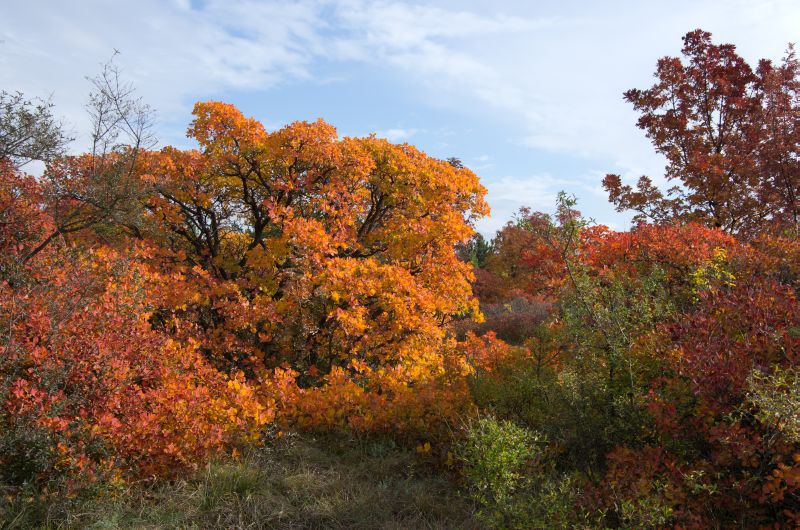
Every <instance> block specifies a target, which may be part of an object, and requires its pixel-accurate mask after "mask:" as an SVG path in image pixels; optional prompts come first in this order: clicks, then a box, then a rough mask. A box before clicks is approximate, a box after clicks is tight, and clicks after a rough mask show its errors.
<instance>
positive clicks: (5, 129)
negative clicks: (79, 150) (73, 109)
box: [0, 90, 72, 168]
mask: <svg viewBox="0 0 800 530" xmlns="http://www.w3.org/2000/svg"><path fill="white" fill-rule="evenodd" d="M52 109H53V104H52V103H51V102H50V101H49V100H29V99H26V98H25V96H24V95H23V94H22V93H21V92H6V91H5V90H3V91H0V159H7V160H9V161H10V163H11V164H12V165H13V166H14V167H15V168H21V167H22V166H24V165H25V164H28V163H29V162H32V161H41V162H49V161H51V160H53V159H54V158H56V157H57V156H59V155H62V154H63V153H64V148H65V147H66V145H67V144H68V143H69V142H70V141H71V140H72V138H70V137H69V136H68V135H67V134H66V133H65V132H64V125H63V124H62V123H61V122H59V121H58V120H57V119H56V118H55V117H54V116H53V112H52Z"/></svg>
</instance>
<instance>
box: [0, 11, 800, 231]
mask: <svg viewBox="0 0 800 530" xmlns="http://www.w3.org/2000/svg"><path fill="white" fill-rule="evenodd" d="M45 3H46V4H47V5H46V7H45V6H42V2H10V3H8V5H6V6H4V8H3V16H2V18H0V41H1V42H0V88H5V89H11V90H22V91H24V92H26V93H28V94H29V95H32V96H36V95H39V96H47V95H48V94H50V93H53V94H54V99H55V103H56V104H57V106H58V110H59V112H61V113H63V114H64V115H65V116H66V118H67V120H68V121H70V122H72V123H73V124H75V127H76V129H78V130H81V129H82V128H83V126H84V122H83V120H84V112H83V104H84V101H85V94H86V92H87V91H88V88H89V86H88V84H87V83H86V81H85V79H84V76H86V75H87V74H88V75H91V74H92V73H93V72H97V71H98V69H99V64H100V63H102V62H103V61H105V60H107V59H108V58H109V57H110V56H111V54H112V52H113V49H114V48H117V49H119V50H121V51H122V55H121V57H120V58H119V62H120V65H121V66H122V67H123V69H124V70H125V73H126V76H128V77H129V78H130V79H131V80H132V81H133V82H134V83H135V85H136V86H137V87H138V88H139V91H140V93H141V95H142V96H143V97H144V98H145V100H147V101H148V102H149V103H151V104H152V105H153V106H154V107H156V108H157V109H158V110H159V111H160V114H159V116H160V118H161V134H162V137H163V138H164V140H165V141H169V142H180V141H181V137H182V133H183V129H184V127H185V123H186V120H187V116H188V110H189V108H190V105H191V104H192V103H193V101H194V100H196V99H200V98H212V97H215V98H225V97H226V96H227V94H228V93H230V92H231V91H234V90H236V91H243V90H244V91H254V92H261V93H264V94H268V91H269V89H270V88H274V87H276V86H283V85H286V84H287V83H297V84H300V83H309V84H319V85H322V84H324V83H327V82H330V80H331V79H333V78H336V79H338V77H336V76H337V75H338V72H339V70H340V69H339V68H338V67H339V66H348V67H349V68H351V69H352V70H353V71H354V72H355V73H352V74H351V75H356V76H357V75H359V71H360V70H359V68H361V69H362V71H363V72H366V71H368V72H369V73H364V75H386V76H395V78H397V79H401V80H402V83H403V84H402V86H398V87H397V90H398V91H413V92H414V95H413V99H414V101H413V104H416V105H418V106H419V109H420V110H421V111H422V112H424V110H425V108H426V106H428V108H433V107H446V108H449V109H452V110H453V111H454V112H464V113H465V115H467V114H468V115H469V116H470V119H471V120H473V121H474V122H475V128H476V129H480V130H481V131H482V133H481V134H484V135H485V136H486V137H487V138H492V139H496V138H498V137H502V138H507V139H508V141H509V142H510V143H512V144H514V145H516V146H517V148H520V149H529V150H530V151H531V153H539V152H545V153H555V155H554V156H560V157H566V158H575V159H581V160H584V162H585V164H589V165H590V166H593V167H594V169H593V170H594V173H592V172H588V173H587V172H585V171H584V172H583V177H582V178H584V179H590V178H592V179H596V178H597V175H600V174H602V173H604V172H605V171H616V172H620V173H622V174H623V175H625V176H628V177H636V176H638V175H639V174H642V173H649V174H651V175H653V176H654V177H658V176H659V175H660V173H661V169H662V166H663V160H662V159H660V158H659V157H658V156H656V155H654V154H653V151H652V148H651V147H650V146H649V144H648V142H647V140H646V139H645V138H644V137H643V135H642V134H641V133H640V132H639V131H637V130H636V129H635V127H634V121H635V114H634V113H633V111H632V110H631V109H630V108H629V106H628V105H627V104H625V103H624V102H623V101H622V99H621V93H622V91H624V90H625V89H627V88H630V87H634V86H647V85H648V84H650V83H651V82H652V79H651V77H650V75H651V72H652V71H653V67H654V64H655V61H656V59H657V58H658V57H660V56H662V55H665V54H676V53H677V52H678V50H679V47H680V41H679V37H680V35H681V34H683V33H684V32H686V31H688V30H691V29H693V28H695V27H698V26H699V27H704V28H706V29H708V30H710V31H712V32H713V33H714V34H715V37H716V38H717V39H718V40H722V41H730V42H736V43H737V44H738V45H739V49H740V51H741V52H742V53H743V54H744V55H745V56H746V57H747V58H748V59H749V60H751V61H753V60H756V59H758V58H760V57H775V56H777V55H780V54H781V52H782V51H783V49H784V46H785V44H786V41H789V40H797V37H798V33H797V28H798V27H800V6H798V4H797V2H796V0H676V1H675V2H672V3H670V4H669V6H665V5H664V4H663V3H647V2H633V1H620V0H612V1H610V2H591V1H589V0H584V1H575V2H568V3H552V2H525V1H523V0H506V1H502V2H492V3H488V2H470V1H465V2H451V1H448V0H441V1H438V2H426V3H424V4H423V3H417V2H412V1H404V0H393V1H389V0H385V1H384V0H378V1H368V0H298V1H294V2H279V1H258V0H202V1H201V0H170V1H161V0H140V1H137V2H116V3H108V2H104V1H102V0H85V1H81V2H56V1H50V2H45ZM331 71H334V74H331ZM335 85H336V83H332V84H330V85H325V86H326V87H330V89H331V90H335ZM326 89H327V88H326ZM409 122H410V123H415V122H414V121H412V119H411V118H409V121H408V122H406V121H401V122H398V121H393V122H392V123H386V124H380V123H379V124H377V125H376V128H377V129H382V131H383V132H382V133H380V134H382V135H383V136H385V137H387V138H389V139H391V140H393V141H408V140H409V139H413V140H416V141H420V139H421V138H423V137H424V136H430V138H429V139H431V141H432V142H435V141H440V140H441V138H434V136H435V135H434V134H433V133H430V134H427V135H423V134H422V133H421V132H420V131H419V130H415V129H412V128H407V127H405V126H397V125H396V124H397V123H409ZM415 125H416V126H417V127H418V128H420V130H421V128H422V127H429V129H427V130H428V131H429V132H430V131H433V130H434V129H433V127H431V126H430V125H421V124H420V125H418V124H416V123H415ZM443 125H447V124H443ZM439 136H441V135H439ZM447 141H448V143H451V139H450V138H448V140H447ZM452 141H453V142H455V141H457V137H453V139H452ZM424 147H425V146H423V148H424ZM483 152H484V151H483V149H481V151H478V152H477V153H475V156H474V157H473V159H474V162H476V163H475V164H473V165H474V166H475V167H479V168H481V169H484V170H486V171H487V173H488V179H487V183H488V184H489V186H490V190H491V192H490V202H491V203H492V205H493V206H494V207H495V211H496V212H498V213H497V214H496V216H504V215H506V210H508V209H510V206H504V205H508V204H511V203H512V202H513V201H514V200H516V201H517V202H519V201H521V200H525V201H526V202H527V203H528V204H530V205H532V206H534V207H538V205H539V204H544V203H548V204H551V202H549V201H550V199H551V198H552V195H553V192H552V188H553V186H554V184H553V182H552V179H551V178H550V177H549V176H548V175H547V174H544V173H543V172H541V171H534V172H533V173H534V174H533V175H530V174H529V173H530V171H526V170H525V169H523V168H520V169H519V170H518V172H517V176H515V177H508V176H504V175H508V174H509V172H507V170H506V168H503V169H500V165H499V164H495V165H492V163H490V162H489V161H488V160H486V161H484V160H481V159H480V157H481V155H482V153H483ZM478 153H481V154H478ZM463 156H464V158H465V160H466V159H468V158H469V157H468V155H467V154H464V155H463ZM534 156H535V155H534ZM495 160H496V159H494V160H493V161H492V162H494V161H495ZM585 164H584V165H585ZM493 171H497V172H498V173H496V174H492V172H493ZM501 171H502V172H501ZM551 173H552V174H556V173H557V168H553V170H552V171H551ZM576 178H577V177H576ZM582 182H584V183H585V184H586V185H587V186H593V187H594V190H595V195H594V197H596V191H597V181H596V180H595V181H592V182H589V181H588V180H586V181H582ZM584 191H585V193H587V194H590V193H592V192H591V191H589V190H588V189H584ZM492 222H494V221H492Z"/></svg>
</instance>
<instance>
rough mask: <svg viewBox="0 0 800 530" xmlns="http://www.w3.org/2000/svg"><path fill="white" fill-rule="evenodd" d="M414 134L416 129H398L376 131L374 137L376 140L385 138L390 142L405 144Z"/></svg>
mask: <svg viewBox="0 0 800 530" xmlns="http://www.w3.org/2000/svg"><path fill="white" fill-rule="evenodd" d="M416 133H417V130H416V129H403V128H399V127H398V128H394V129H387V130H385V131H376V132H375V135H376V136H377V137H378V138H386V139H387V140H389V141H390V142H407V141H408V140H409V139H410V138H411V137H412V136H414V135H415V134H416Z"/></svg>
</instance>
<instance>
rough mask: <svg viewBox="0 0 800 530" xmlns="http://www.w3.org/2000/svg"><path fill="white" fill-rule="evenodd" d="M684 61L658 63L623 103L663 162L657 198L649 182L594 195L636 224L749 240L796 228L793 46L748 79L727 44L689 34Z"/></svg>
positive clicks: (617, 181) (799, 207)
mask: <svg viewBox="0 0 800 530" xmlns="http://www.w3.org/2000/svg"><path fill="white" fill-rule="evenodd" d="M683 42H684V46H683V50H682V53H683V56H684V58H685V61H683V60H681V59H680V58H677V57H664V58H662V59H660V60H659V61H658V66H657V69H656V73H655V77H656V79H657V82H656V84H655V85H653V86H652V87H651V88H649V89H647V90H639V89H632V90H628V91H627V92H625V99H626V100H627V101H628V102H630V103H632V104H633V106H634V108H635V109H636V110H637V111H639V112H640V117H639V120H638V126H639V128H641V129H643V130H644V131H645V132H646V133H647V136H648V138H650V139H651V140H652V142H653V145H654V146H655V148H656V151H657V152H659V153H661V154H663V155H665V156H666V158H667V167H666V178H667V180H670V181H677V182H678V183H679V185H677V186H674V187H672V188H670V189H668V190H666V191H662V190H660V189H659V188H658V187H657V186H655V185H654V184H653V182H652V180H651V179H650V178H649V177H646V176H643V177H641V178H640V179H639V181H638V183H637V185H636V187H635V188H634V187H632V186H630V185H624V184H623V183H622V180H621V178H620V177H619V175H613V174H610V175H607V176H606V177H605V179H604V181H603V186H604V187H605V189H606V191H608V194H609V199H610V200H611V202H613V203H614V204H615V205H616V207H617V210H618V211H623V210H634V211H636V212H637V214H636V219H637V220H646V219H647V220H653V221H656V222H662V221H665V220H669V219H680V220H682V221H695V222H701V223H705V224H706V225H709V226H712V227H717V228H721V229H723V230H725V231H727V232H729V233H735V234H739V235H742V236H750V235H752V234H754V233H756V232H759V231H763V230H765V229H766V227H767V226H768V225H769V224H778V225H779V226H782V227H786V226H787V225H788V226H789V227H794V228H796V227H797V222H798V214H799V213H800V204H798V200H797V196H798V192H799V191H800V157H799V156H798V155H800V90H799V89H800V64H799V63H798V60H797V58H796V57H795V54H794V50H793V48H792V46H791V45H790V46H789V49H788V51H787V54H786V56H785V57H784V59H783V61H782V62H781V64H780V65H774V64H773V63H772V62H770V61H769V60H766V59H762V60H761V61H760V62H759V64H758V67H757V68H756V69H755V70H754V69H752V68H751V67H750V66H749V65H748V64H747V62H746V61H745V60H744V59H743V58H742V57H740V56H739V55H738V54H737V53H736V48H735V46H734V45H732V44H722V45H716V44H713V43H712V41H711V34H710V33H708V32H705V31H702V30H695V31H692V32H690V33H687V34H686V36H684V37H683Z"/></svg>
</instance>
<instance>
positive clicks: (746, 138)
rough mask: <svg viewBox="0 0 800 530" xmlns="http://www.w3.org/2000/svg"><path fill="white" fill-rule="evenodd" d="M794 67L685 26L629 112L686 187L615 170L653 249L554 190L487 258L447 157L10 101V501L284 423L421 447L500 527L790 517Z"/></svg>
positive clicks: (4, 319) (104, 90) (793, 488)
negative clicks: (79, 143) (66, 122)
mask: <svg viewBox="0 0 800 530" xmlns="http://www.w3.org/2000/svg"><path fill="white" fill-rule="evenodd" d="M799 69H800V65H798V62H797V59H796V58H795V56H794V54H793V52H792V50H791V49H790V50H789V52H787V55H786V57H785V58H784V59H783V61H782V62H781V63H780V64H773V63H771V62H769V61H761V62H760V63H759V64H758V66H757V67H756V68H755V69H752V68H751V67H750V66H749V65H748V64H747V63H746V62H745V61H744V60H743V59H741V57H739V56H738V55H737V54H736V52H735V48H734V47H733V46H732V45H715V44H714V43H713V42H712V41H711V36H710V35H709V34H708V33H705V32H702V31H699V30H698V31H694V32H691V33H689V34H687V35H686V36H685V37H684V48H683V58H664V59H662V60H660V61H659V63H658V69H657V72H656V78H657V83H656V84H655V85H654V86H653V87H652V88H650V89H648V90H643V91H640V90H632V91H629V92H627V93H626V99H628V100H629V101H630V102H631V103H633V105H634V107H635V108H636V109H637V110H638V111H639V112H640V113H641V119H640V120H639V126H640V127H641V128H642V129H643V130H645V132H646V133H647V135H648V137H650V138H651V139H652V141H653V144H654V146H655V148H656V149H657V150H658V151H659V152H661V153H663V154H665V155H666V157H667V160H668V166H667V172H666V176H667V178H668V179H670V180H672V181H674V182H675V184H676V186H674V187H673V188H670V189H669V190H666V191H662V190H660V189H658V188H657V187H656V186H655V185H654V184H653V182H652V181H651V180H650V179H649V178H647V177H642V178H641V179H640V180H639V183H638V184H637V186H636V187H632V186H629V185H625V184H623V183H622V181H621V179H620V178H619V177H618V176H614V175H609V176H607V177H606V179H605V180H604V186H605V188H606V189H607V191H608V192H609V198H610V200H611V201H612V202H613V203H614V204H615V205H616V206H617V207H618V208H620V209H621V210H622V209H632V210H634V211H636V212H637V217H636V224H635V226H634V227H633V228H631V230H629V231H625V232H616V231H612V230H609V229H608V228H606V227H603V226H599V225H594V224H592V223H590V222H588V221H587V220H585V219H584V218H583V217H582V216H581V214H580V213H579V212H578V211H577V209H576V204H575V201H574V200H573V199H572V198H571V197H570V196H569V195H567V194H562V195H561V196H560V198H559V202H558V205H557V210H556V212H555V214H554V215H548V214H544V213H538V212H531V211H529V210H522V211H520V213H519V215H518V216H517V217H516V218H515V219H514V220H512V221H511V222H509V223H508V224H507V225H506V226H505V227H504V228H503V229H502V230H500V231H499V232H498V233H497V235H496V236H495V237H494V238H493V239H492V241H491V242H487V241H485V240H484V239H483V238H482V237H480V236H478V235H473V234H474V231H473V228H472V226H473V222H474V221H475V220H476V219H478V218H479V217H481V216H483V215H485V214H486V213H488V208H487V205H486V203H485V201H484V196H485V189H484V188H483V187H482V186H481V184H480V183H479V180H478V178H477V176H476V175H475V174H474V173H472V172H471V171H470V170H469V169H467V168H465V167H463V166H462V165H461V164H460V163H458V161H457V160H454V159H451V160H447V161H445V160H437V159H434V158H431V157H429V156H427V155H425V154H424V153H422V152H420V151H419V150H417V149H415V148H414V147H411V146H408V145H394V144H391V143H389V142H387V141H385V140H380V139H377V138H375V137H374V136H369V137H365V138H340V137H338V135H337V134H336V130H335V129H334V128H333V127H331V126H330V125H328V124H326V123H324V122H322V121H317V122H314V123H307V122H297V123H293V124H290V125H287V126H286V127H284V128H282V129H279V130H277V131H275V132H267V131H266V130H265V129H264V127H263V126H262V125H261V124H260V123H259V122H257V121H256V120H253V119H251V118H246V117H245V116H243V115H242V114H241V113H240V112H239V111H238V110H237V109H235V108H234V107H233V106H231V105H227V104H224V103H219V102H202V103H198V104H197V105H196V106H195V108H194V113H193V114H194V120H193V121H192V123H191V125H190V127H189V131H188V134H189V137H190V138H192V139H194V140H195V141H196V142H197V145H198V147H197V148H196V149H190V150H179V149H176V148H172V147H166V148H163V149H159V150H156V149H154V145H155V142H154V140H153V138H152V134H151V131H152V111H151V110H150V109H149V108H148V107H147V106H146V105H145V104H143V103H142V102H141V101H140V100H138V99H137V98H136V97H135V94H134V92H133V90H132V88H131V87H130V86H128V85H125V84H124V83H123V82H121V80H120V75H119V72H118V71H117V70H116V69H115V68H114V66H113V64H109V65H107V66H106V67H105V68H104V70H103V71H102V72H101V74H100V75H99V76H98V77H97V78H96V79H95V80H94V91H93V93H92V95H91V97H90V103H89V109H90V114H91V117H92V119H93V124H94V127H93V134H92V145H91V146H90V149H89V151H88V152H86V153H84V154H81V155H67V154H65V150H64V148H65V146H66V145H67V142H68V141H69V138H67V137H66V135H65V134H64V133H63V127H61V126H60V124H59V123H58V122H57V121H56V120H55V119H54V118H53V111H52V109H51V107H50V106H49V105H48V104H47V103H46V102H38V103H37V102H30V101H27V100H26V99H25V98H24V97H23V96H21V95H17V94H9V93H5V92H4V93H2V98H1V99H0V104H1V108H0V349H2V351H0V401H2V402H3V407H2V409H1V410H0V427H1V428H2V430H0V493H1V494H2V498H0V503H2V509H3V510H4V511H5V512H6V513H8V514H11V519H14V518H15V517H19V515H18V514H20V513H23V512H25V511H26V510H28V511H30V508H29V507H28V506H29V505H31V504H36V503H40V504H46V503H48V502H51V501H53V500H54V499H79V498H82V497H86V496H97V495H104V494H106V493H107V492H108V491H109V489H113V488H118V487H121V485H124V484H126V483H130V482H132V481H136V480H140V479H147V480H173V479H175V478H176V477H180V476H182V475H184V474H186V473H187V472H189V471H191V470H192V469H197V468H198V467H201V466H203V465H205V464H206V463H207V462H208V461H210V460H213V459H219V458H224V457H225V456H226V455H228V456H233V457H235V455H236V454H238V453H239V452H241V451H242V450H243V449H244V448H247V447H252V446H255V445H258V444H262V443H268V442H269V440H270V438H271V437H272V436H275V435H276V434H275V433H276V432H278V431H279V430H287V429H288V430H294V431H300V432H345V433H357V434H359V435H364V436H374V437H384V438H389V439H392V440H394V442H395V443H398V444H401V445H407V446H410V447H416V448H417V451H418V452H419V453H420V454H421V455H423V457H424V458H425V459H426V461H428V462H429V463H436V465H439V466H441V469H442V470H443V471H444V470H450V471H452V472H455V473H456V476H458V477H460V479H459V480H460V483H461V484H462V485H463V488H464V492H465V494H466V495H467V496H469V498H470V499H471V500H472V502H474V505H475V506H476V516H477V517H478V518H479V520H480V521H481V524H484V525H488V526H491V527H497V528H531V527H544V528H557V527H565V528H566V527H587V528H595V527H600V528H616V527H625V528H644V527H667V526H680V527H697V528H706V527H719V526H722V527H727V526H741V527H756V526H775V525H784V526H793V525H797V524H799V523H800V497H799V491H798V488H800V445H798V444H800V423H799V420H798V418H800V372H798V368H797V363H798V355H799V354H800V349H799V348H800V308H799V307H798V304H797V298H796V297H797V289H798V278H800V276H798V274H800V243H799V242H798V239H797V229H798V227H797V222H798V219H797V212H798V208H799V207H800V204H799V203H798V199H797V193H798V192H800V157H798V155H799V154H800V153H798V150H799V149H800V127H798V125H800V112H798V109H799V108H800V105H799V104H800V95H799V94H800V92H799V91H798V86H800V75H798V72H799ZM32 160H42V161H44V162H45V163H46V169H45V171H44V174H43V176H42V177H41V178H34V177H31V176H29V175H26V174H25V172H24V167H25V165H26V164H27V163H28V162H29V161H32ZM473 293H474V294H473ZM450 471H448V472H450ZM104 492H106V493H104ZM14 514H17V515H14Z"/></svg>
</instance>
